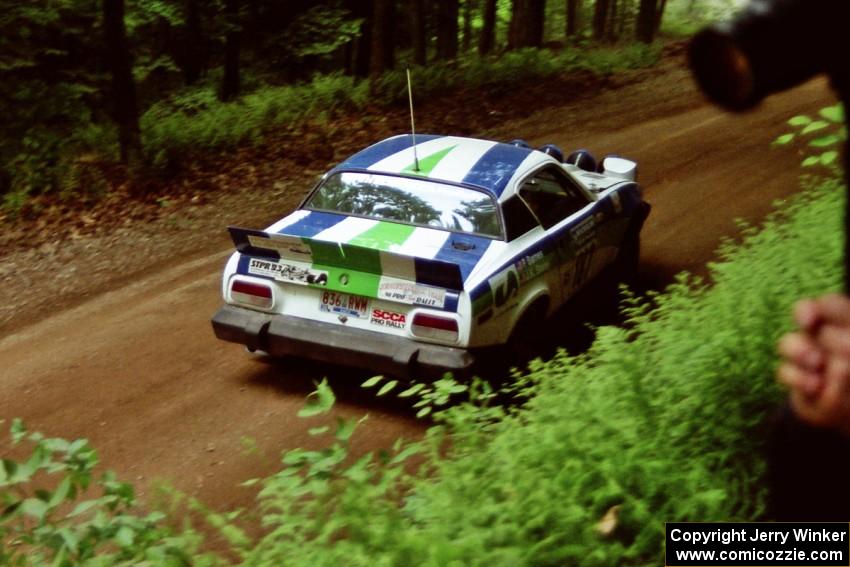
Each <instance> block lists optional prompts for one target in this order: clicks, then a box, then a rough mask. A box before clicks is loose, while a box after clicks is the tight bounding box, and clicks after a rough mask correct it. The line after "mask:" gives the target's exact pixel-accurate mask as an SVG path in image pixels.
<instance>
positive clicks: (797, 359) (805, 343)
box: [777, 333, 826, 372]
mask: <svg viewBox="0 0 850 567" xmlns="http://www.w3.org/2000/svg"><path fill="white" fill-rule="evenodd" d="M777 347H778V350H779V354H781V355H782V356H783V357H784V358H785V359H786V360H787V361H788V362H790V363H792V364H794V365H796V366H800V367H802V368H804V369H806V370H810V371H813V372H817V371H819V370H821V369H822V368H823V365H824V361H825V360H826V356H825V353H824V352H823V348H821V345H819V344H818V343H816V342H815V340H814V339H813V338H812V337H810V336H809V335H805V334H803V333H789V334H787V335H785V336H784V337H782V338H781V339H779V344H778V345H777Z"/></svg>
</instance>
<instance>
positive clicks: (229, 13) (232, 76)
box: [220, 0, 242, 101]
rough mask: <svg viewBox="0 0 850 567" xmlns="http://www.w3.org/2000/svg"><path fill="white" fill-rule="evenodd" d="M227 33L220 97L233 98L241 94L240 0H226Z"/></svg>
mask: <svg viewBox="0 0 850 567" xmlns="http://www.w3.org/2000/svg"><path fill="white" fill-rule="evenodd" d="M224 16H225V21H226V25H227V33H226V34H225V38H224V79H223V80H222V83H221V95H220V98H221V100H223V101H228V100H233V99H234V98H236V97H237V96H239V87H240V85H239V45H240V40H241V35H242V30H241V28H240V26H239V0H225V1H224Z"/></svg>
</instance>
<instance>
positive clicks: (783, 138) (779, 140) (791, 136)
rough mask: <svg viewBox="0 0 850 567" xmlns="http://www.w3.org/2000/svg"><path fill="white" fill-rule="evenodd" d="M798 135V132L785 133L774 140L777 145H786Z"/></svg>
mask: <svg viewBox="0 0 850 567" xmlns="http://www.w3.org/2000/svg"><path fill="white" fill-rule="evenodd" d="M796 137H797V135H796V134H783V135H782V136H779V137H778V138H776V139H775V140H773V143H774V144H775V145H777V146H784V145H786V144H789V143H791V141H792V140H793V139H794V138H796Z"/></svg>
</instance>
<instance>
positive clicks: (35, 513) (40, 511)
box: [21, 498, 47, 522]
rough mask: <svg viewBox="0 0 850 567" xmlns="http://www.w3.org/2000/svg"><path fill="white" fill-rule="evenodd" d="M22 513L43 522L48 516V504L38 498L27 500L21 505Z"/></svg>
mask: <svg viewBox="0 0 850 567" xmlns="http://www.w3.org/2000/svg"><path fill="white" fill-rule="evenodd" d="M21 512H22V513H23V514H25V515H27V516H29V517H31V518H35V519H36V520H38V521H39V522H41V521H43V520H44V515H45V514H47V502H45V501H43V500H39V499H38V498H27V499H26V500H24V501H23V502H22V503H21Z"/></svg>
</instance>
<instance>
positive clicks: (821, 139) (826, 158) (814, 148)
mask: <svg viewBox="0 0 850 567" xmlns="http://www.w3.org/2000/svg"><path fill="white" fill-rule="evenodd" d="M818 116H819V118H812V117H810V116H805V115H800V116H794V117H793V118H791V119H790V120H788V125H789V126H791V127H793V128H794V129H795V131H794V132H788V133H786V134H782V135H781V136H779V137H778V138H776V140H774V141H773V143H774V145H777V146H784V145H787V144H790V143H791V142H793V141H795V140H797V141H799V140H803V139H805V140H806V141H807V145H808V147H807V148H806V150H805V151H804V156H805V157H804V158H803V162H802V165H803V167H815V166H822V167H826V168H828V169H830V170H832V171H836V168H837V167H838V157H839V152H838V149H839V146H840V145H841V144H843V143H844V142H846V141H847V126H846V125H845V123H844V106H843V105H842V104H840V103H839V104H836V105H833V106H827V107H825V108H822V109H820V111H819V112H818Z"/></svg>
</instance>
